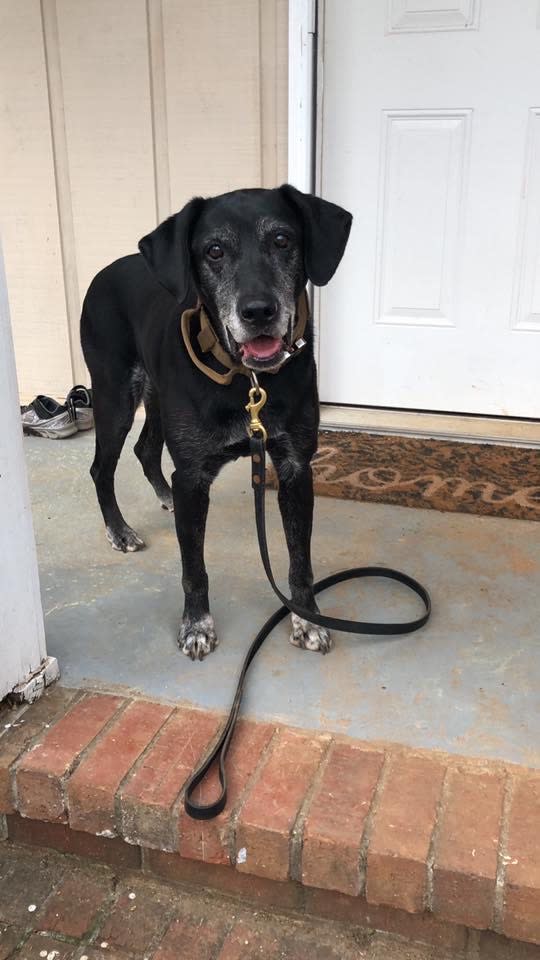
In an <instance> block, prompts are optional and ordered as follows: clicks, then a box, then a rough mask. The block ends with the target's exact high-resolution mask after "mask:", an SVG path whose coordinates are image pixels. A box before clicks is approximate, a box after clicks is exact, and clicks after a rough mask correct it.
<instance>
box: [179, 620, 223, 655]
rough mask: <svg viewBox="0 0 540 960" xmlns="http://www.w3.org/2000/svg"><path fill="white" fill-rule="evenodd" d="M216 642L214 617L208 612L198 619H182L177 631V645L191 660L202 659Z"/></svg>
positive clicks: (212, 648) (214, 646)
mask: <svg viewBox="0 0 540 960" xmlns="http://www.w3.org/2000/svg"><path fill="white" fill-rule="evenodd" d="M218 643H219V641H218V638H217V637H216V629H215V627H214V618H213V617H212V616H211V615H210V614H209V613H207V614H206V616H204V617H201V619H200V620H184V622H183V623H182V626H181V627H180V630H179V632H178V646H179V647H180V650H181V651H182V653H185V655H186V657H190V659H191V660H204V658H205V657H206V656H208V654H209V653H212V650H215V648H216V647H217V645H218Z"/></svg>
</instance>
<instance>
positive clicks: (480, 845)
mask: <svg viewBox="0 0 540 960" xmlns="http://www.w3.org/2000/svg"><path fill="white" fill-rule="evenodd" d="M503 799H504V776H503V775H501V774H488V773H475V772H473V771H469V770H460V769H452V770H450V771H449V772H448V777H447V791H446V801H445V803H444V806H443V809H442V811H441V813H440V816H439V826H438V833H437V840H436V844H435V862H434V870H433V912H434V913H436V914H437V915H438V916H440V917H442V918H443V919H444V920H450V921H452V922H453V923H463V924H465V926H468V927H476V928H478V929H480V930H486V929H489V927H490V926H491V923H492V920H493V905H494V897H495V881H496V877H497V852H498V846H499V836H500V829H501V817H502V807H503Z"/></svg>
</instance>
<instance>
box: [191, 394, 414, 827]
mask: <svg viewBox="0 0 540 960" xmlns="http://www.w3.org/2000/svg"><path fill="white" fill-rule="evenodd" d="M255 382H256V381H255ZM257 391H258V394H259V397H260V399H259V401H257V402H255V400H254V397H255V395H256V393H257ZM250 401H251V403H250V404H248V406H247V408H246V409H248V411H249V412H250V415H251V424H250V432H251V436H250V452H251V481H252V487H253V494H254V498H255V522H256V526H257V537H258V540H259V550H260V553H261V559H262V562H263V566H264V569H265V572H266V576H267V577H268V580H269V581H270V584H271V586H272V588H273V590H274V592H275V593H276V594H277V596H278V597H279V599H280V600H281V601H282V603H283V606H282V607H280V608H279V610H276V611H275V613H273V614H272V616H271V617H269V618H268V620H267V621H266V623H264V624H263V626H262V627H261V629H260V630H259V632H258V634H257V636H256V637H255V639H254V640H253V643H252V644H251V646H250V648H249V650H248V652H247V654H246V658H245V660H244V663H243V664H242V669H241V671H240V676H239V678H238V684H237V687H236V693H235V695H234V700H233V704H232V707H231V711H230V713H229V716H228V718H227V721H226V723H225V725H224V727H223V730H222V731H221V734H220V736H219V739H218V741H217V743H216V745H215V746H214V747H213V749H212V751H211V753H210V754H209V755H208V757H207V758H206V760H204V761H203V763H202V764H201V765H200V766H199V768H198V769H197V770H196V771H195V773H194V774H193V775H192V776H191V778H190V779H189V780H188V783H187V785H186V789H185V795H184V808H185V810H186V813H187V814H189V816H190V817H193V819H194V820H212V819H213V818H214V817H217V816H218V814H220V813H221V812H222V810H223V809H224V808H225V804H226V803H227V774H226V771H225V758H226V756H227V752H228V750H229V747H230V743H231V739H232V735H233V732H234V727H235V725H236V721H237V718H238V712H239V710H240V704H241V702H242V694H243V692H244V682H245V679H246V674H247V672H248V669H249V667H250V664H251V663H252V661H253V660H254V658H255V656H256V654H257V653H258V651H259V650H260V648H261V647H262V645H263V643H264V641H265V640H266V638H267V636H268V635H269V634H270V633H271V632H272V630H273V629H274V627H276V626H277V624H278V623H280V621H281V620H283V619H284V618H285V617H286V616H287V614H288V613H296V614H297V615H298V616H299V617H302V619H303V620H309V622H310V623H316V624H318V625H319V626H321V627H328V628H329V629H331V630H342V631H344V632H345V633H362V634H364V633H368V634H372V635H374V636H395V635H399V634H405V633H413V631H414V630H419V629H420V627H423V626H424V624H425V623H427V621H428V620H429V617H430V614H431V599H430V596H429V593H428V591H427V590H426V588H425V587H423V586H422V584H421V583H418V581H417V580H415V579H414V578H413V577H409V576H408V574H406V573H401V572H400V571H399V570H392V569H391V568H390V567H353V568H352V569H350V570H343V571H341V572H340V573H332V574H331V575H330V576H329V577H324V578H323V579H322V580H318V581H317V582H316V583H315V584H314V586H313V592H314V593H321V591H323V590H327V589H328V587H333V586H334V585H335V584H336V583H343V582H344V581H346V580H359V579H362V578H364V577H383V578H385V579H387V580H396V581H397V582H398V583H403V584H404V585H405V586H406V587H408V588H409V589H410V590H412V591H413V593H415V594H416V595H417V596H418V597H420V599H421V601H422V603H423V605H424V613H423V614H422V616H421V617H418V618H417V619H416V620H409V621H407V622H402V623H368V622H365V621H361V620H340V619H338V618H337V617H327V616H324V615H323V614H321V613H315V612H314V611H313V610H306V609H304V608H303V607H299V606H298V605H297V604H295V603H293V601H292V600H290V599H289V598H288V597H286V596H285V595H284V594H283V593H282V592H281V590H280V589H279V587H278V586H277V584H276V581H275V579H274V574H273V573H272V567H271V565H270V557H269V555H268V544H267V540H266V523H265V492H266V431H265V429H264V427H263V425H262V424H261V422H260V420H259V419H258V414H259V411H260V409H261V408H262V407H263V406H264V403H265V402H266V394H265V392H264V390H262V389H261V388H260V387H259V386H258V385H256V386H255V387H253V388H252V389H251V390H250ZM216 759H217V760H218V763H219V780H220V783H221V793H220V795H219V797H218V798H217V800H214V801H213V802H212V803H208V804H202V803H196V801H195V800H193V794H194V792H195V790H196V788H197V787H198V785H199V784H200V783H201V781H202V780H204V778H205V776H206V774H207V773H208V771H209V770H210V768H211V767H212V765H213V764H214V762H215V761H216Z"/></svg>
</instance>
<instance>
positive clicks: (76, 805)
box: [0, 687, 540, 956]
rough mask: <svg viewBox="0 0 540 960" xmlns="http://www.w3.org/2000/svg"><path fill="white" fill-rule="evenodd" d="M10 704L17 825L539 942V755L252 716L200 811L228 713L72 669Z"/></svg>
mask: <svg viewBox="0 0 540 960" xmlns="http://www.w3.org/2000/svg"><path fill="white" fill-rule="evenodd" d="M4 716H6V717H7V720H6V722H5V723H4V729H3V733H2V735H1V736H0V814H2V815H3V824H4V826H3V830H4V835H6V836H8V837H9V838H10V839H12V840H13V841H15V842H23V843H32V842H33V843H37V844H40V845H44V846H52V847H57V848H59V849H61V850H67V851H71V852H76V853H79V854H81V855H85V856H94V857H96V858H97V859H100V860H103V861H104V862H116V861H117V858H120V860H121V861H122V863H123V864H124V866H131V867H140V865H141V864H142V865H143V867H144V869H146V870H148V871H152V872H154V873H155V874H157V875H159V876H161V877H164V878H166V879H168V880H175V881H176V880H180V881H182V882H189V883H195V884H198V885H201V886H205V887H214V888H217V889H220V890H222V891H225V892H227V893H230V894H232V895H238V896H241V897H244V898H246V897H247V898H251V899H252V900H254V902H258V903H261V904H262V905H265V906H266V907H270V908H281V909H294V910H300V911H305V912H307V913H309V914H312V915H317V916H320V917H329V918H331V919H341V920H344V921H347V922H354V923H355V924H358V925H360V926H364V927H366V928H371V927H374V928H377V929H381V930H386V931H390V932H393V933H399V934H401V935H403V936H406V937H407V938H408V939H410V940H416V941H423V942H427V943H432V944H437V945H439V946H444V947H445V948H449V949H452V950H454V953H455V954H457V953H458V952H463V951H464V950H465V949H466V946H467V943H468V942H469V940H470V937H471V936H473V937H474V936H476V937H477V934H474V935H473V934H471V933H470V931H489V930H491V931H493V932H494V933H495V934H498V935H499V936H502V935H504V937H506V938H511V939H512V940H516V941H519V940H521V941H528V942H529V943H531V944H540V773H539V772H538V771H534V770H529V769H526V768H522V767H517V766H510V765H505V764H503V763H496V762H487V761H471V760H468V759H466V758H461V757H455V756H453V757H450V756H446V755H442V754H436V753H432V752H429V751H424V752H422V751H410V750H407V749H406V748H403V747H399V746H397V745H387V744H385V745H380V744H370V743H362V742H358V741H354V740H347V739H345V738H342V737H335V736H331V735H329V734H321V733H312V732H307V731H303V730H293V729H290V728H286V727H282V726H275V725H272V724H258V723H254V722H250V721H246V720H244V721H242V722H241V723H240V725H239V727H238V731H237V734H236V736H235V739H234V741H233V746H232V748H231V752H230V755H229V761H228V768H229V771H230V780H229V803H228V807H227V809H226V810H225V811H224V812H223V814H221V815H220V816H219V817H218V818H217V819H216V820H214V821H210V822H208V823H203V822H196V821H193V820H191V819H189V818H188V817H186V815H185V813H184V810H183V805H182V788H183V786H184V784H185V782H186V780H187V778H188V776H189V774H190V772H191V771H192V769H193V767H194V766H195V765H196V764H197V762H198V761H199V759H200V758H201V757H202V756H203V755H204V754H205V752H206V751H207V749H208V747H209V745H210V744H211V743H212V742H213V741H214V740H215V738H216V736H217V733H218V730H219V728H220V724H221V722H222V719H223V718H222V717H221V716H219V715H217V714H213V713H207V712H204V711H199V710H195V709H188V708H185V707H177V708H175V707H172V706H170V705H165V704H162V703H155V702H151V701H148V700H143V699H130V698H124V697H120V696H116V695H110V694H103V693H88V692H84V691H74V690H66V689H65V688H62V687H57V688H56V689H54V690H52V691H50V692H49V693H48V694H47V695H46V696H45V697H44V698H43V699H42V700H40V701H39V702H38V703H36V704H34V705H33V706H32V707H30V708H27V709H26V711H19V712H17V713H13V714H12V715H11V716H9V715H4ZM216 784H217V777H216V776H215V775H213V777H210V778H209V779H208V782H206V783H205V784H204V785H203V786H202V787H201V789H200V799H203V800H205V801H208V800H210V799H211V798H212V796H213V795H215V791H216ZM1 831H2V827H1V826H0V833H1ZM495 939H497V938H495ZM504 942H505V949H506V948H507V946H508V944H507V941H504ZM524 949H525V948H524ZM528 949H530V950H532V951H534V953H530V956H533V955H534V956H537V955H538V956H540V951H538V950H537V949H536V948H535V947H531V948H528ZM501 956H502V955H501ZM507 956H510V954H507Z"/></svg>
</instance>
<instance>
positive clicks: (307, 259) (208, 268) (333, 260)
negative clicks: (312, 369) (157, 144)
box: [139, 185, 352, 371]
mask: <svg viewBox="0 0 540 960" xmlns="http://www.w3.org/2000/svg"><path fill="white" fill-rule="evenodd" d="M351 223H352V217H351V215H350V213H347V211H346V210H343V209H342V208H341V207H338V206H336V205H335V204H333V203H329V202H328V201H326V200H321V199H320V198H318V197H314V196H311V195H309V194H304V193H300V191H298V190H296V189H295V188H294V187H291V186H288V185H285V186H282V187H279V188H278V189H275V190H259V189H253V190H235V191H234V192H232V193H225V194H223V195H222V196H219V197H212V198H211V199H208V200H203V199H201V198H200V197H195V198H194V199H193V200H191V201H190V202H189V203H188V204H187V205H186V206H185V207H184V208H183V210H181V211H180V213H177V214H175V215H174V216H172V217H169V219H168V220H166V221H165V222H164V223H162V224H161V225H160V226H159V227H157V229H156V230H154V231H153V232H152V233H150V234H148V236H146V237H143V239H142V240H141V241H140V243H139V250H140V252H141V253H142V255H143V257H144V258H145V260H146V262H147V264H148V265H149V267H150V269H151V270H152V272H153V273H154V275H155V276H156V278H157V279H158V280H159V282H160V283H161V284H162V285H163V286H164V287H166V289H167V290H169V291H170V293H172V294H173V296H174V297H176V299H177V300H178V301H179V303H181V304H185V303H186V300H187V299H188V298H189V296H190V291H192V290H193V289H195V290H196V291H197V293H198V295H199V297H200V300H201V302H202V303H203V304H204V306H205V308H206V310H207V312H208V314H209V316H210V319H211V321H212V324H213V326H214V329H215V331H216V334H217V335H218V337H219V339H220V341H221V343H222V345H223V347H224V348H225V349H226V350H227V352H228V353H229V354H230V355H231V356H232V357H233V358H234V359H235V360H242V362H243V363H244V364H245V366H247V367H250V368H251V369H253V370H258V371H259V370H268V369H275V368H276V367H279V365H280V364H281V363H282V362H283V361H284V360H285V359H286V358H287V356H288V353H287V351H286V347H287V346H290V340H291V336H292V332H293V326H294V317H295V309H296V301H297V299H298V297H299V295H300V293H301V291H302V290H303V288H304V287H305V285H306V283H307V281H308V280H311V281H312V282H313V283H314V284H316V285H317V286H324V284H326V283H328V281H329V280H330V279H331V277H332V276H333V274H334V272H335V271H336V269H337V267H338V264H339V262H340V260H341V258H342V256H343V252H344V250H345V246H346V244H347V239H348V236H349V231H350V228H351Z"/></svg>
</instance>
